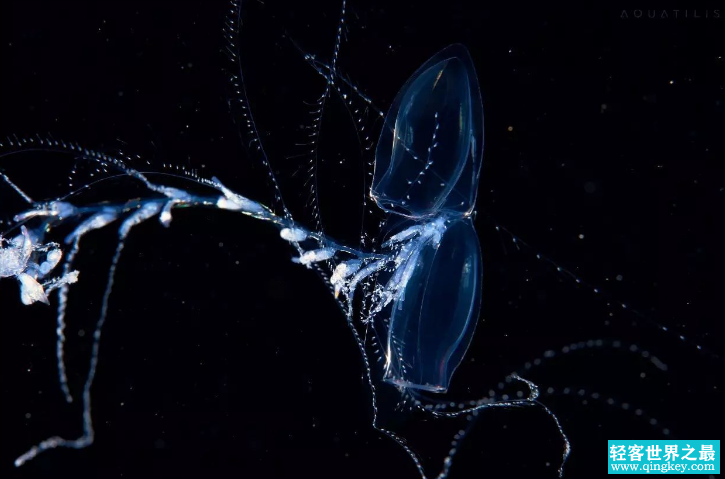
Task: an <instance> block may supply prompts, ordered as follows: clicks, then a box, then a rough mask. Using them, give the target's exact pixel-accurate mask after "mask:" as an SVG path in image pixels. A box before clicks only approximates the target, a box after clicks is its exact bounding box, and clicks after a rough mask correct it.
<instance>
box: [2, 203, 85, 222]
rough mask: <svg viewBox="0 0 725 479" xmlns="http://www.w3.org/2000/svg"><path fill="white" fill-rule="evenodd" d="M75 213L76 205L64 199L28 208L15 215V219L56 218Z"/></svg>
mask: <svg viewBox="0 0 725 479" xmlns="http://www.w3.org/2000/svg"><path fill="white" fill-rule="evenodd" d="M76 213H77V210H76V207H75V206H73V205H72V204H70V203H67V202H65V201H53V202H51V203H49V204H48V205H46V206H45V207H42V208H39V209H34V210H28V211H25V212H23V213H19V214H17V215H15V221H18V222H20V221H25V220H27V219H30V218H35V217H38V216H55V217H58V218H67V217H69V216H73V215H75V214H76Z"/></svg>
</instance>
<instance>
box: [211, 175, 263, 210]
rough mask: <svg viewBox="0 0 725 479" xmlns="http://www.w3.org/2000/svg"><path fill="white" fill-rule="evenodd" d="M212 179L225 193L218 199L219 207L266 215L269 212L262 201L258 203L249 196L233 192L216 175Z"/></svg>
mask: <svg viewBox="0 0 725 479" xmlns="http://www.w3.org/2000/svg"><path fill="white" fill-rule="evenodd" d="M212 181H213V182H214V185H215V186H216V187H217V189H218V190H219V191H221V192H222V193H223V194H224V196H223V197H220V198H219V199H218V200H217V203H216V205H217V207H219V208H221V209H223V210H231V211H241V212H243V213H247V214H252V215H266V214H268V213H269V210H267V208H265V207H264V206H263V205H262V204H261V203H257V202H256V201H252V200H250V199H249V198H245V197H244V196H242V195H239V194H237V193H235V192H233V191H232V190H230V189H229V188H227V187H226V186H224V185H223V184H222V182H221V181H219V178H217V177H216V176H213V177H212Z"/></svg>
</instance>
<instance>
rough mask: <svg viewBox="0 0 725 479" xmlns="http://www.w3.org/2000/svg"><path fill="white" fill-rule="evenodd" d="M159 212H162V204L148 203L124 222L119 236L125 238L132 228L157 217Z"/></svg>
mask: <svg viewBox="0 0 725 479" xmlns="http://www.w3.org/2000/svg"><path fill="white" fill-rule="evenodd" d="M159 211H161V204H160V203H146V204H145V205H143V206H142V207H141V208H139V209H138V210H136V211H135V212H134V213H133V214H132V215H131V216H129V217H128V218H126V219H125V220H124V222H123V223H122V224H121V227H120V228H119V229H118V236H119V237H121V238H125V237H126V236H127V235H128V233H129V232H130V231H131V228H133V227H134V226H136V225H137V224H139V223H141V222H142V221H145V220H147V219H149V218H151V217H153V216H155V215H157V214H158V213H159ZM169 214H170V213H169Z"/></svg>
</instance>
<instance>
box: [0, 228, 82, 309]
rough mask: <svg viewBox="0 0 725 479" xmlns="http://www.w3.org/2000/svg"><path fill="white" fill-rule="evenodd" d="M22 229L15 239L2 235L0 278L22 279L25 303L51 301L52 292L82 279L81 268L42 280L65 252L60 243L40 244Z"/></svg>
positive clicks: (22, 298)
mask: <svg viewBox="0 0 725 479" xmlns="http://www.w3.org/2000/svg"><path fill="white" fill-rule="evenodd" d="M20 232H21V234H19V235H17V236H16V237H14V238H13V239H11V240H6V239H5V238H2V237H0V278H10V277H13V278H15V279H17V280H18V282H19V283H20V300H21V301H22V302H23V304H25V305H29V304H33V303H35V302H37V301H40V302H42V303H45V304H48V303H49V301H48V293H49V292H51V291H53V290H54V289H56V288H58V287H60V286H62V285H64V284H70V283H75V282H76V281H78V271H72V272H69V273H66V274H64V275H63V276H61V277H59V278H54V279H50V280H48V281H45V282H43V283H41V282H40V281H42V280H43V279H45V278H46V277H47V276H48V275H49V274H50V273H51V271H53V270H54V269H55V267H56V266H58V263H60V260H61V258H62V257H63V253H62V251H61V250H60V246H59V245H58V244H57V243H47V244H42V243H40V241H39V240H38V239H37V238H35V237H34V235H32V234H31V233H30V232H29V231H28V229H27V228H26V227H25V226H21V228H20Z"/></svg>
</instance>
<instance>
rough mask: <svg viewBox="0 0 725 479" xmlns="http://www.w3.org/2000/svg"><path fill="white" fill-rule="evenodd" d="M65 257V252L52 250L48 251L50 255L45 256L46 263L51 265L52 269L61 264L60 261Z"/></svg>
mask: <svg viewBox="0 0 725 479" xmlns="http://www.w3.org/2000/svg"><path fill="white" fill-rule="evenodd" d="M62 257H63V252H62V251H61V250H59V249H52V250H50V251H48V254H47V255H46V256H45V261H46V262H47V263H50V264H51V267H50V269H53V268H55V267H56V266H57V265H58V263H60V259H61V258H62Z"/></svg>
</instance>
